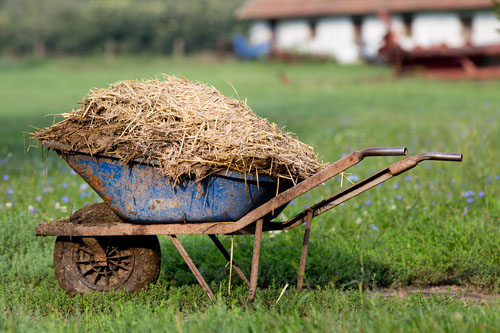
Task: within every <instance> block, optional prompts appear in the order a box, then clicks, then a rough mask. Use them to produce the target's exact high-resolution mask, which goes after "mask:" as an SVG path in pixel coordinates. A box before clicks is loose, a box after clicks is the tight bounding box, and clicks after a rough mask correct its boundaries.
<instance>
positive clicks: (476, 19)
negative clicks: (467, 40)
mask: <svg viewBox="0 0 500 333" xmlns="http://www.w3.org/2000/svg"><path fill="white" fill-rule="evenodd" d="M499 30H500V20H499V19H498V16H497V15H496V14H495V13H492V12H478V13H475V14H474V15H473V16H472V31H471V41H472V44H473V45H477V46H485V45H489V44H498V43H500V32H499Z"/></svg>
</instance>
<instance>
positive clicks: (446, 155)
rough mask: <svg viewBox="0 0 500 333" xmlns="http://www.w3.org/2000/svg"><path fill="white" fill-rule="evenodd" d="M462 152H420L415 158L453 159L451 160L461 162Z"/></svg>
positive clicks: (422, 159)
mask: <svg viewBox="0 0 500 333" xmlns="http://www.w3.org/2000/svg"><path fill="white" fill-rule="evenodd" d="M462 157H463V155H462V154H454V153H422V154H420V155H417V156H416V158H417V160H418V161H419V162H420V161H424V160H436V161H453V162H462Z"/></svg>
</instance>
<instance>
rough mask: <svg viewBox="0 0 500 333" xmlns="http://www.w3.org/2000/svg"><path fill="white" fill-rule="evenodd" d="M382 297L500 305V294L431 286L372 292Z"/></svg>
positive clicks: (384, 289) (456, 287)
mask: <svg viewBox="0 0 500 333" xmlns="http://www.w3.org/2000/svg"><path fill="white" fill-rule="evenodd" d="M372 293H373V294H379V295H381V296H383V297H394V296H397V297H404V298H406V297H408V295H412V294H417V293H419V294H421V295H423V296H425V297H430V296H448V297H453V298H457V299H461V300H466V301H472V302H475V303H498V304H500V294H487V293H484V292H481V291H475V290H470V289H467V288H464V287H459V286H454V285H449V286H433V287H406V288H401V289H386V288H383V289H378V290H374V291H373V292H372Z"/></svg>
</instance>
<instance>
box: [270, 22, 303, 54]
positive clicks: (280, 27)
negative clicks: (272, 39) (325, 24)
mask: <svg viewBox="0 0 500 333" xmlns="http://www.w3.org/2000/svg"><path fill="white" fill-rule="evenodd" d="M275 33H276V46H277V47H278V48H280V49H284V50H288V51H296V52H300V51H306V50H307V44H308V43H309V40H310V39H311V29H310V27H309V21H308V20H305V19H304V20H284V21H280V22H278V23H277V24H276V32H275Z"/></svg>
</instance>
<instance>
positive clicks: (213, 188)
mask: <svg viewBox="0 0 500 333" xmlns="http://www.w3.org/2000/svg"><path fill="white" fill-rule="evenodd" d="M62 155H63V158H64V159H65V160H66V161H67V162H68V164H69V165H70V166H71V167H72V168H73V169H74V170H75V171H76V172H77V173H78V174H79V175H80V176H82V178H83V179H85V181H87V183H89V185H90V186H91V187H92V188H93V189H94V190H95V191H96V192H97V194H99V196H101V198H103V199H104V201H105V202H106V203H107V204H108V205H109V206H110V207H111V208H112V209H113V210H114V211H115V212H116V213H117V214H119V215H120V216H122V217H124V218H125V219H128V220H130V221H132V222H136V223H168V222H187V223H190V222H209V221H236V220H238V219H240V218H241V217H242V216H244V215H245V214H246V213H248V212H249V211H250V210H252V209H254V208H256V207H258V206H259V205H261V204H263V203H265V202H267V201H268V200H270V199H271V198H272V197H274V196H275V195H276V186H277V183H276V179H274V178H269V177H262V176H261V177H259V181H258V182H257V180H256V177H255V176H253V175H247V180H246V183H245V179H244V176H243V175H242V174H239V173H228V174H226V175H214V176H211V177H209V178H207V179H204V180H202V181H201V182H199V183H198V182H196V181H194V180H191V179H188V180H184V181H181V182H180V183H179V184H177V185H176V186H172V184H170V183H169V182H168V178H167V177H165V176H163V175H161V174H160V173H159V172H158V171H157V170H155V169H154V168H153V167H151V166H150V165H147V164H139V163H129V164H124V163H123V162H121V161H119V160H117V159H113V158H108V157H91V156H88V155H85V154H79V153H68V154H66V153H62ZM289 187H291V183H289V182H284V181H280V192H281V191H283V190H285V189H287V188H289ZM282 208H284V207H282ZM280 211H281V209H280V210H276V211H275V214H274V215H277V214H278V213H279V212H280Z"/></svg>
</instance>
